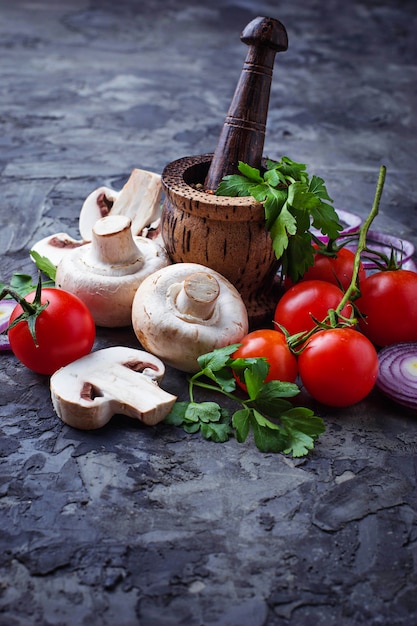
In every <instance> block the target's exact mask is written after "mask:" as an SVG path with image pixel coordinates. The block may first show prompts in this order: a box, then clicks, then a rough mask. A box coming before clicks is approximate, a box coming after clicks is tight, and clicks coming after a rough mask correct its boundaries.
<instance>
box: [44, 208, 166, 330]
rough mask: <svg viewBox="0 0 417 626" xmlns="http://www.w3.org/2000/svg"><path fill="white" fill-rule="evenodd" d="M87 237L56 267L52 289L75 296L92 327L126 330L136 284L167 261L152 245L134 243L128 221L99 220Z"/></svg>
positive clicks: (145, 241)
mask: <svg viewBox="0 0 417 626" xmlns="http://www.w3.org/2000/svg"><path fill="white" fill-rule="evenodd" d="M92 233H93V238H92V241H91V243H87V244H85V245H84V246H82V247H80V248H76V249H75V250H72V251H71V252H70V253H68V254H67V255H66V256H65V257H64V258H63V259H62V260H61V261H60V263H59V265H58V267H57V271H56V277H55V280H56V285H57V287H59V288H61V289H65V290H66V291H70V292H71V293H74V294H75V295H77V296H78V297H79V298H80V299H81V300H82V301H83V302H84V303H85V304H86V305H87V306H88V308H89V309H90V311H91V314H92V316H93V318H94V321H95V323H96V324H97V326H105V327H116V326H128V325H129V324H130V323H131V308H132V302H133V298H134V295H135V292H136V290H137V288H138V287H139V285H140V283H141V282H142V281H143V280H144V278H146V277H147V276H149V274H152V273H153V272H155V271H156V270H158V269H160V268H161V267H165V266H166V265H168V264H169V263H170V260H169V258H168V255H167V254H166V252H165V249H164V248H162V247H161V246H159V245H158V244H157V243H155V242H154V241H152V240H150V239H146V238H145V237H133V236H132V231H131V221H130V219H129V218H128V217H126V216H124V215H108V216H107V217H102V218H101V219H99V220H98V221H97V222H96V223H95V225H94V227H93V231H92Z"/></svg>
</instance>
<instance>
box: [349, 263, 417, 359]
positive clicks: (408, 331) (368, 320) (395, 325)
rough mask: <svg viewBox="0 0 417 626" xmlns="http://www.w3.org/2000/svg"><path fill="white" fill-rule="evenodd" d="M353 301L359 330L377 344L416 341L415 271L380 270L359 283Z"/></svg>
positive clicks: (416, 276) (416, 298)
mask: <svg viewBox="0 0 417 626" xmlns="http://www.w3.org/2000/svg"><path fill="white" fill-rule="evenodd" d="M360 290H361V297H360V298H358V299H357V300H356V301H355V304H356V306H357V307H358V309H359V311H360V312H361V313H362V315H364V316H366V317H365V318H364V319H361V318H360V316H358V319H359V328H360V329H361V331H362V332H363V333H364V334H365V335H366V336H367V337H368V338H369V339H370V340H371V341H372V342H373V343H374V344H375V345H377V346H380V347H382V346H388V345H391V344H394V343H404V342H408V341H417V273H416V272H412V271H411V270H402V269H399V270H382V271H379V272H377V273H375V274H371V275H370V276H368V277H367V278H366V279H365V280H364V281H363V282H362V283H361V284H360Z"/></svg>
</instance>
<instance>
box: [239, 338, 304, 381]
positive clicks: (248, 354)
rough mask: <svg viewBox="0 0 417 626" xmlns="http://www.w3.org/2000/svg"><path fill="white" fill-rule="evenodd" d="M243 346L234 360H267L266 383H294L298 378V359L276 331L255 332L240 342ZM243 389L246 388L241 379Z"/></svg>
mask: <svg viewBox="0 0 417 626" xmlns="http://www.w3.org/2000/svg"><path fill="white" fill-rule="evenodd" d="M240 343H241V344H242V345H241V346H240V347H239V348H238V349H237V350H236V352H234V353H233V358H234V359H249V358H259V357H263V358H265V359H266V360H267V361H268V363H269V372H268V376H267V377H266V379H265V380H266V381H269V380H280V381H283V382H289V383H293V382H294V381H295V379H296V378H297V373H298V366H297V359H296V357H295V356H294V354H293V353H292V352H291V350H290V349H289V347H288V345H287V341H286V339H285V336H284V335H283V334H282V333H281V332H278V331H276V330H269V329H261V330H254V331H252V332H251V333H249V334H248V335H246V336H245V337H244V338H243V339H242V341H241V342H240ZM236 380H237V383H238V384H239V386H240V387H241V388H242V389H246V386H245V385H244V383H242V381H240V379H239V378H236Z"/></svg>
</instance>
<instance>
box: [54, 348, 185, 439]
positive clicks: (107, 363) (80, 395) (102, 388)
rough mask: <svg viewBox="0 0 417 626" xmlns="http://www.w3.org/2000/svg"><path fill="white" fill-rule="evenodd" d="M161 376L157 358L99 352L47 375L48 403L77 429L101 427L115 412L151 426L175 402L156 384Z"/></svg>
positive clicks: (129, 351) (126, 351) (110, 350)
mask: <svg viewBox="0 0 417 626" xmlns="http://www.w3.org/2000/svg"><path fill="white" fill-rule="evenodd" d="M164 373H165V366H164V364H163V363H162V362H161V361H160V359H158V358H157V357H155V356H153V355H152V354H148V353H147V352H144V351H143V350H136V349H134V348H128V347H124V346H112V347H110V348H104V349H102V350H97V351H96V352H91V353H90V354H88V355H87V357H82V358H81V359H77V360H76V361H73V362H72V363H70V364H69V365H66V366H65V367H62V368H61V369H59V370H58V371H57V372H55V373H54V374H53V375H52V377H51V380H50V390H51V399H52V404H53V407H54V409H55V412H56V413H57V415H58V416H59V417H60V418H61V419H62V421H63V422H65V423H66V424H69V425H70V426H73V427H74V428H79V429H82V430H91V429H96V428H100V427H102V426H104V425H105V424H106V423H107V422H108V421H109V420H110V419H111V417H112V416H113V415H116V414H121V415H127V416H129V417H133V418H136V419H139V420H140V421H142V422H143V423H145V424H148V425H154V424H157V423H158V422H160V421H162V420H163V419H164V418H165V417H166V416H167V414H168V413H169V412H170V410H171V408H172V406H173V404H174V403H175V400H176V396H173V395H172V394H170V393H168V392H166V391H164V390H163V389H161V388H160V387H159V385H158V382H159V381H160V380H161V379H162V377H163V375H164Z"/></svg>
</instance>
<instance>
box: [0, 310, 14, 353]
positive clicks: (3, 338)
mask: <svg viewBox="0 0 417 626" xmlns="http://www.w3.org/2000/svg"><path fill="white" fill-rule="evenodd" d="M15 306H16V302H15V301H14V300H0V333H2V332H3V331H4V330H6V328H7V327H8V325H9V320H10V316H11V314H12V311H13V309H14V308H15ZM10 349H11V348H10V343H9V339H8V337H7V335H2V334H0V350H10Z"/></svg>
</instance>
